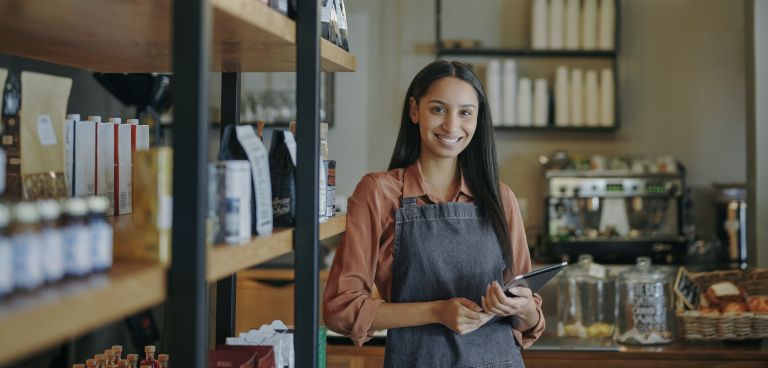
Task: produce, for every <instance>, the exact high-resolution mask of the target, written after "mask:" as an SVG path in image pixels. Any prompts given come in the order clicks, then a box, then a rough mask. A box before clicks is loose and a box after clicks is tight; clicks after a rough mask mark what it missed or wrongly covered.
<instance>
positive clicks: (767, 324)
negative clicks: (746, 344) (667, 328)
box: [675, 269, 768, 340]
mask: <svg viewBox="0 0 768 368" xmlns="http://www.w3.org/2000/svg"><path fill="white" fill-rule="evenodd" d="M689 278H690V279H691V281H692V282H693V283H695V284H696V285H697V286H698V287H699V290H701V292H702V293H704V292H705V291H706V290H707V289H708V288H709V286H710V285H712V284H715V283H718V282H723V281H730V282H732V283H734V284H736V285H738V286H740V287H742V288H744V290H745V291H746V293H747V295H748V296H753V295H768V269H754V270H747V271H742V270H727V271H713V272H701V273H690V274H689ZM675 308H676V314H677V317H678V321H679V323H680V325H679V327H680V336H683V337H685V338H686V339H688V340H747V339H761V338H766V337H768V314H757V313H720V314H702V313H699V312H697V311H692V310H686V307H685V304H684V303H683V301H682V300H681V299H680V297H679V296H678V297H677V298H676V303H675Z"/></svg>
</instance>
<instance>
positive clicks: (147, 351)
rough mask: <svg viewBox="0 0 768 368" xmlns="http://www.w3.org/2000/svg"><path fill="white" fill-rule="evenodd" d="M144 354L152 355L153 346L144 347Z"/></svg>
mask: <svg viewBox="0 0 768 368" xmlns="http://www.w3.org/2000/svg"><path fill="white" fill-rule="evenodd" d="M144 352H145V353H154V352H155V345H147V346H145V347H144Z"/></svg>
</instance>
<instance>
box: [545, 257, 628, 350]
mask: <svg viewBox="0 0 768 368" xmlns="http://www.w3.org/2000/svg"><path fill="white" fill-rule="evenodd" d="M558 286H559V293H560V295H559V300H560V302H559V303H558V306H557V307H558V308H557V315H558V324H557V335H558V336H560V337H581V338H610V337H611V336H613V333H614V327H615V321H616V280H615V279H614V278H612V277H611V276H610V275H609V274H608V272H607V271H606V269H605V267H603V266H602V265H599V264H597V263H594V262H593V261H592V256H591V255H588V254H582V255H580V256H579V262H578V263H577V264H575V265H573V266H571V267H568V268H567V269H566V270H565V272H564V273H563V275H562V276H561V277H560V282H559V284H558Z"/></svg>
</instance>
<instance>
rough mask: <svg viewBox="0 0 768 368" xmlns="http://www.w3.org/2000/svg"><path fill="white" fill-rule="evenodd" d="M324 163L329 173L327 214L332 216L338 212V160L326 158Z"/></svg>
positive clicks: (326, 201)
mask: <svg viewBox="0 0 768 368" xmlns="http://www.w3.org/2000/svg"><path fill="white" fill-rule="evenodd" d="M323 165H324V166H325V172H326V174H327V175H328V180H327V188H328V190H327V194H326V199H325V203H326V212H325V216H327V217H332V216H334V214H335V213H336V160H325V161H323Z"/></svg>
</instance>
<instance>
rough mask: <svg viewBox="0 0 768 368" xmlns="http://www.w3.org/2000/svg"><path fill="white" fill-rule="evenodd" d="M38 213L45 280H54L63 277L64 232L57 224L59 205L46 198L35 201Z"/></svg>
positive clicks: (59, 212) (59, 213)
mask: <svg viewBox="0 0 768 368" xmlns="http://www.w3.org/2000/svg"><path fill="white" fill-rule="evenodd" d="M37 210H38V212H39V213H40V239H41V242H42V247H43V261H44V265H45V267H44V270H45V281H47V282H56V281H59V280H61V278H63V277H64V232H63V231H62V230H61V227H60V226H59V225H60V224H59V219H60V217H61V206H60V205H59V202H57V201H54V200H51V199H47V200H42V201H38V202H37Z"/></svg>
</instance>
